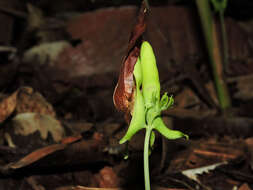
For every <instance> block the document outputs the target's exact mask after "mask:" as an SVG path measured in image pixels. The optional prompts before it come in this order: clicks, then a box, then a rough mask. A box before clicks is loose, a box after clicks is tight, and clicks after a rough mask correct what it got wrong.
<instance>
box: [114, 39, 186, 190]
mask: <svg viewBox="0 0 253 190" xmlns="http://www.w3.org/2000/svg"><path fill="white" fill-rule="evenodd" d="M133 76H134V81H135V87H134V89H133V90H134V93H133V108H132V110H131V112H130V113H131V116H132V118H131V121H130V125H129V128H128V130H127V133H126V134H125V136H124V137H123V138H122V139H121V140H120V144H123V143H125V142H126V141H130V140H131V138H132V136H133V135H134V134H136V133H137V132H138V131H140V130H141V129H145V130H146V134H145V141H144V177H145V190H150V177H149V154H150V152H151V148H152V146H153V145H154V142H155V133H154V130H156V131H158V132H159V133H161V134H162V135H163V136H165V137H166V138H167V139H177V138H181V137H185V138H186V139H188V136H187V135H186V134H184V133H182V132H180V131H176V130H171V129H169V128H167V127H166V125H165V124H164V122H163V120H162V118H161V112H162V111H163V110H166V109H168V108H169V107H171V106H172V105H173V102H174V100H173V97H172V96H170V97H169V96H168V95H167V93H165V94H164V95H163V96H162V98H161V99H160V81H159V73H158V69H157V66H156V59H155V55H154V52H153V49H152V47H151V45H150V44H149V43H148V42H147V41H144V42H142V44H141V48H140V54H139V56H138V58H137V60H136V63H135V65H134V70H133ZM116 88H117V87H116ZM117 98H119V97H117ZM122 98H123V97H122Z"/></svg>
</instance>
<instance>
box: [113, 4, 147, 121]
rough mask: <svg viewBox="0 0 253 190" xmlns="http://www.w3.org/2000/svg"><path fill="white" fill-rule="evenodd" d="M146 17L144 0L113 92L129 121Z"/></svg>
mask: <svg viewBox="0 0 253 190" xmlns="http://www.w3.org/2000/svg"><path fill="white" fill-rule="evenodd" d="M146 17H147V7H146V4H145V2H144V1H143V2H142V6H141V9H140V11H139V15H138V18H137V23H136V24H135V26H134V28H133V30H132V33H131V37H130V40H129V43H128V48H127V53H126V56H125V57H124V59H123V62H122V65H121V69H120V75H119V79H118V83H117V85H116V87H115V90H114V93H113V103H114V105H115V107H116V108H117V109H118V110H119V111H121V112H123V113H125V119H126V121H127V122H130V110H131V104H132V102H133V100H132V95H133V92H134V86H135V84H134V78H133V70H134V66H135V63H136V62H137V59H138V57H139V53H140V42H141V41H142V35H143V33H144V32H145V30H146Z"/></svg>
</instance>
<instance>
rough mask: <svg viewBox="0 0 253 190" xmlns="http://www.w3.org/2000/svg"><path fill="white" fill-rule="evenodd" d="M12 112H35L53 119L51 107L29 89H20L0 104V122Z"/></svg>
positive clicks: (53, 114) (53, 113)
mask: <svg viewBox="0 0 253 190" xmlns="http://www.w3.org/2000/svg"><path fill="white" fill-rule="evenodd" d="M14 111H16V112H17V113H24V112H36V113H40V114H46V115H51V116H52V117H55V115H56V114H55V112H54V110H53V107H52V106H51V105H50V104H49V103H48V102H47V101H46V100H45V99H44V98H43V96H41V95H40V94H39V93H38V92H34V90H33V89H32V88H30V87H21V88H19V89H18V90H16V91H15V92H14V93H13V94H11V95H10V96H8V97H7V98H4V99H3V100H2V101H1V102H0V122H3V121H4V120H6V119H7V118H8V117H9V116H10V115H11V114H12V113H13V112H14Z"/></svg>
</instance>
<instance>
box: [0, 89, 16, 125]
mask: <svg viewBox="0 0 253 190" xmlns="http://www.w3.org/2000/svg"><path fill="white" fill-rule="evenodd" d="M17 93H18V92H17V91H16V92H14V93H13V94H12V95H11V96H9V97H7V98H5V99H4V100H2V101H1V102H0V122H3V121H4V120H5V119H7V118H8V117H9V116H10V115H11V114H12V113H13V111H14V110H15V108H16V104H17Z"/></svg>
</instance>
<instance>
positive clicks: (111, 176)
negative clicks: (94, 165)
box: [95, 167, 119, 188]
mask: <svg viewBox="0 0 253 190" xmlns="http://www.w3.org/2000/svg"><path fill="white" fill-rule="evenodd" d="M95 181H96V182H97V183H98V185H99V187H101V188H116V187H118V186H119V179H118V176H117V175H116V173H115V172H114V171H113V169H112V168H111V167H104V168H103V169H102V170H100V171H99V174H96V175H95Z"/></svg>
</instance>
